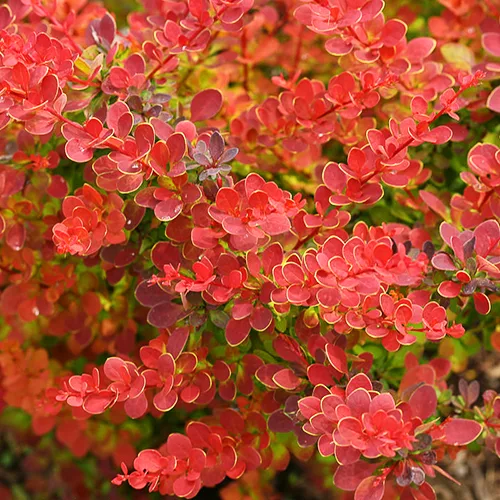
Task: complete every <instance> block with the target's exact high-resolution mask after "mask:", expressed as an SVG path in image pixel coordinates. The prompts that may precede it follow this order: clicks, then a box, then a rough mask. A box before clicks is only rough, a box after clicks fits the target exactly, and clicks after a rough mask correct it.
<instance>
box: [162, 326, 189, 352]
mask: <svg viewBox="0 0 500 500" xmlns="http://www.w3.org/2000/svg"><path fill="white" fill-rule="evenodd" d="M188 337H189V328H187V327H184V328H176V329H175V330H174V331H173V332H172V334H171V335H170V337H169V338H168V343H167V351H168V352H169V353H170V354H172V356H173V358H174V359H176V358H177V357H178V356H179V355H180V353H181V352H182V350H183V349H184V346H185V345H186V342H187V339H188Z"/></svg>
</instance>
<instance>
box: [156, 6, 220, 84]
mask: <svg viewBox="0 0 500 500" xmlns="http://www.w3.org/2000/svg"><path fill="white" fill-rule="evenodd" d="M228 8H229V5H224V7H222V9H221V10H220V11H219V12H216V15H215V17H219V16H220V15H221V14H222V13H224V12H225V11H226V10H227V9H228ZM204 29H205V27H204V26H200V27H199V28H198V29H197V30H196V31H195V32H194V33H193V34H192V35H191V36H190V37H189V38H188V39H187V41H186V43H185V45H189V44H190V43H191V42H192V41H193V40H195V39H196V37H197V36H198V35H199V34H200V33H201V32H202V31H203V30H204ZM174 56H175V54H168V55H167V56H165V57H164V58H163V59H162V60H161V61H159V62H158V64H157V65H156V66H155V67H154V68H153V69H152V70H151V71H150V72H149V73H148V74H147V75H146V80H150V79H151V78H152V77H153V76H154V75H156V73H158V71H160V70H161V69H162V68H163V66H165V64H167V63H168V62H169V61H170V60H171V59H173V58H174Z"/></svg>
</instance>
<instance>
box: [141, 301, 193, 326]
mask: <svg viewBox="0 0 500 500" xmlns="http://www.w3.org/2000/svg"><path fill="white" fill-rule="evenodd" d="M184 312H185V310H184V307H182V305H180V304H174V303H173V302H165V303H162V304H158V305H155V306H154V307H153V308H152V309H151V310H150V311H149V313H148V318H147V319H148V323H149V324H150V325H152V326H155V327H156V328H168V327H170V326H172V325H174V324H175V323H176V322H177V321H178V320H179V319H180V318H181V317H182V315H183V313H184Z"/></svg>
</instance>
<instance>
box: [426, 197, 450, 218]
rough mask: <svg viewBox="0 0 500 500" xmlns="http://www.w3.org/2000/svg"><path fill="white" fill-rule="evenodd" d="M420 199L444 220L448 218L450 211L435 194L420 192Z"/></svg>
mask: <svg viewBox="0 0 500 500" xmlns="http://www.w3.org/2000/svg"><path fill="white" fill-rule="evenodd" d="M419 195H420V198H422V200H423V201H424V203H425V204H426V205H427V206H428V207H429V208H430V209H431V210H433V211H434V212H436V213H437V214H438V215H440V216H441V217H442V218H443V219H446V218H447V217H448V210H447V208H446V206H445V204H444V203H443V202H442V201H441V200H440V199H439V198H438V197H437V196H436V195H435V194H433V193H429V192H428V191H420V193H419Z"/></svg>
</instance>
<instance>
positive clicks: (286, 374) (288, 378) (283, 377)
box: [273, 368, 300, 391]
mask: <svg viewBox="0 0 500 500" xmlns="http://www.w3.org/2000/svg"><path fill="white" fill-rule="evenodd" d="M273 382H274V383H275V384H276V385H278V386H279V387H281V388H282V389H285V390H287V391H293V390H294V389H296V388H297V387H298V386H299V385H300V379H299V378H298V377H297V376H296V375H295V373H293V371H292V370H290V368H285V369H284V370H280V371H279V372H277V373H275V374H274V376H273Z"/></svg>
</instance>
